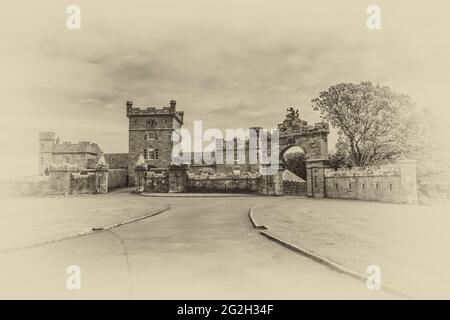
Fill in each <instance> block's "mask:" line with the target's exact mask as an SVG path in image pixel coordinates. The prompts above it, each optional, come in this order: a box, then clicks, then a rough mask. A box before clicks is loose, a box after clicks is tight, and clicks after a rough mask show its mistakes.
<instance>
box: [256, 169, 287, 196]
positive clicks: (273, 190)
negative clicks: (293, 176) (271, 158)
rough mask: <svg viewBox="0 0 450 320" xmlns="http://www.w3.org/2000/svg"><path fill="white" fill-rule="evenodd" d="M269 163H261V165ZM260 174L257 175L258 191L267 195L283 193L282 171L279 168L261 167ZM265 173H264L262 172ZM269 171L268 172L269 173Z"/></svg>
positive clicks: (280, 194)
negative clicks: (267, 168) (268, 168)
mask: <svg viewBox="0 0 450 320" xmlns="http://www.w3.org/2000/svg"><path fill="white" fill-rule="evenodd" d="M264 166H267V167H269V166H270V165H264V164H262V165H261V167H264ZM261 169H262V170H260V172H261V173H263V174H261V176H260V177H259V179H258V180H259V186H258V193H259V194H264V195H268V196H282V195H283V171H282V170H281V169H276V170H264V168H261ZM264 173H266V174H264ZM269 173H270V174H269Z"/></svg>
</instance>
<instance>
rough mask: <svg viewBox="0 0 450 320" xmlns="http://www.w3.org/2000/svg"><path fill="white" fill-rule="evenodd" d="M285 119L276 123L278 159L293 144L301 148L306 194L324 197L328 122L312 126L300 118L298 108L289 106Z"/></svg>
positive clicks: (281, 157)
mask: <svg viewBox="0 0 450 320" xmlns="http://www.w3.org/2000/svg"><path fill="white" fill-rule="evenodd" d="M287 111H288V114H287V115H286V119H284V121H283V122H282V123H280V124H278V130H279V132H280V144H279V145H280V147H279V149H280V161H281V163H283V161H284V154H285V152H286V151H287V150H289V149H290V148H291V147H293V146H298V147H300V148H302V149H303V151H304V152H305V156H306V182H307V195H308V196H310V197H317V198H322V197H324V187H323V185H324V184H323V170H324V168H326V167H327V163H328V134H329V133H330V129H329V126H328V123H324V122H319V123H316V124H315V125H314V126H312V125H308V122H306V121H304V120H301V119H300V117H299V114H298V110H294V109H293V108H289V109H288V110H287Z"/></svg>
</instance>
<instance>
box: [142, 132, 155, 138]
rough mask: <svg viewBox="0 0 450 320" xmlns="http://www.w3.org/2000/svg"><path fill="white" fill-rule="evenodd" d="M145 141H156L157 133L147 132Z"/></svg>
mask: <svg viewBox="0 0 450 320" xmlns="http://www.w3.org/2000/svg"><path fill="white" fill-rule="evenodd" d="M144 140H156V133H155V131H149V132H146V133H145V135H144Z"/></svg>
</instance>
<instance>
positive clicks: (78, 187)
mask: <svg viewBox="0 0 450 320" xmlns="http://www.w3.org/2000/svg"><path fill="white" fill-rule="evenodd" d="M83 193H95V172H81V173H80V172H74V173H72V174H71V180H70V194H83Z"/></svg>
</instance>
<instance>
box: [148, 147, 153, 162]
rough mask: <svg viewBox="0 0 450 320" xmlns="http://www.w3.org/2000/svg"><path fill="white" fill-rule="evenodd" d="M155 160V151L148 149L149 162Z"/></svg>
mask: <svg viewBox="0 0 450 320" xmlns="http://www.w3.org/2000/svg"><path fill="white" fill-rule="evenodd" d="M154 159H155V149H153V148H148V160H154Z"/></svg>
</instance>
